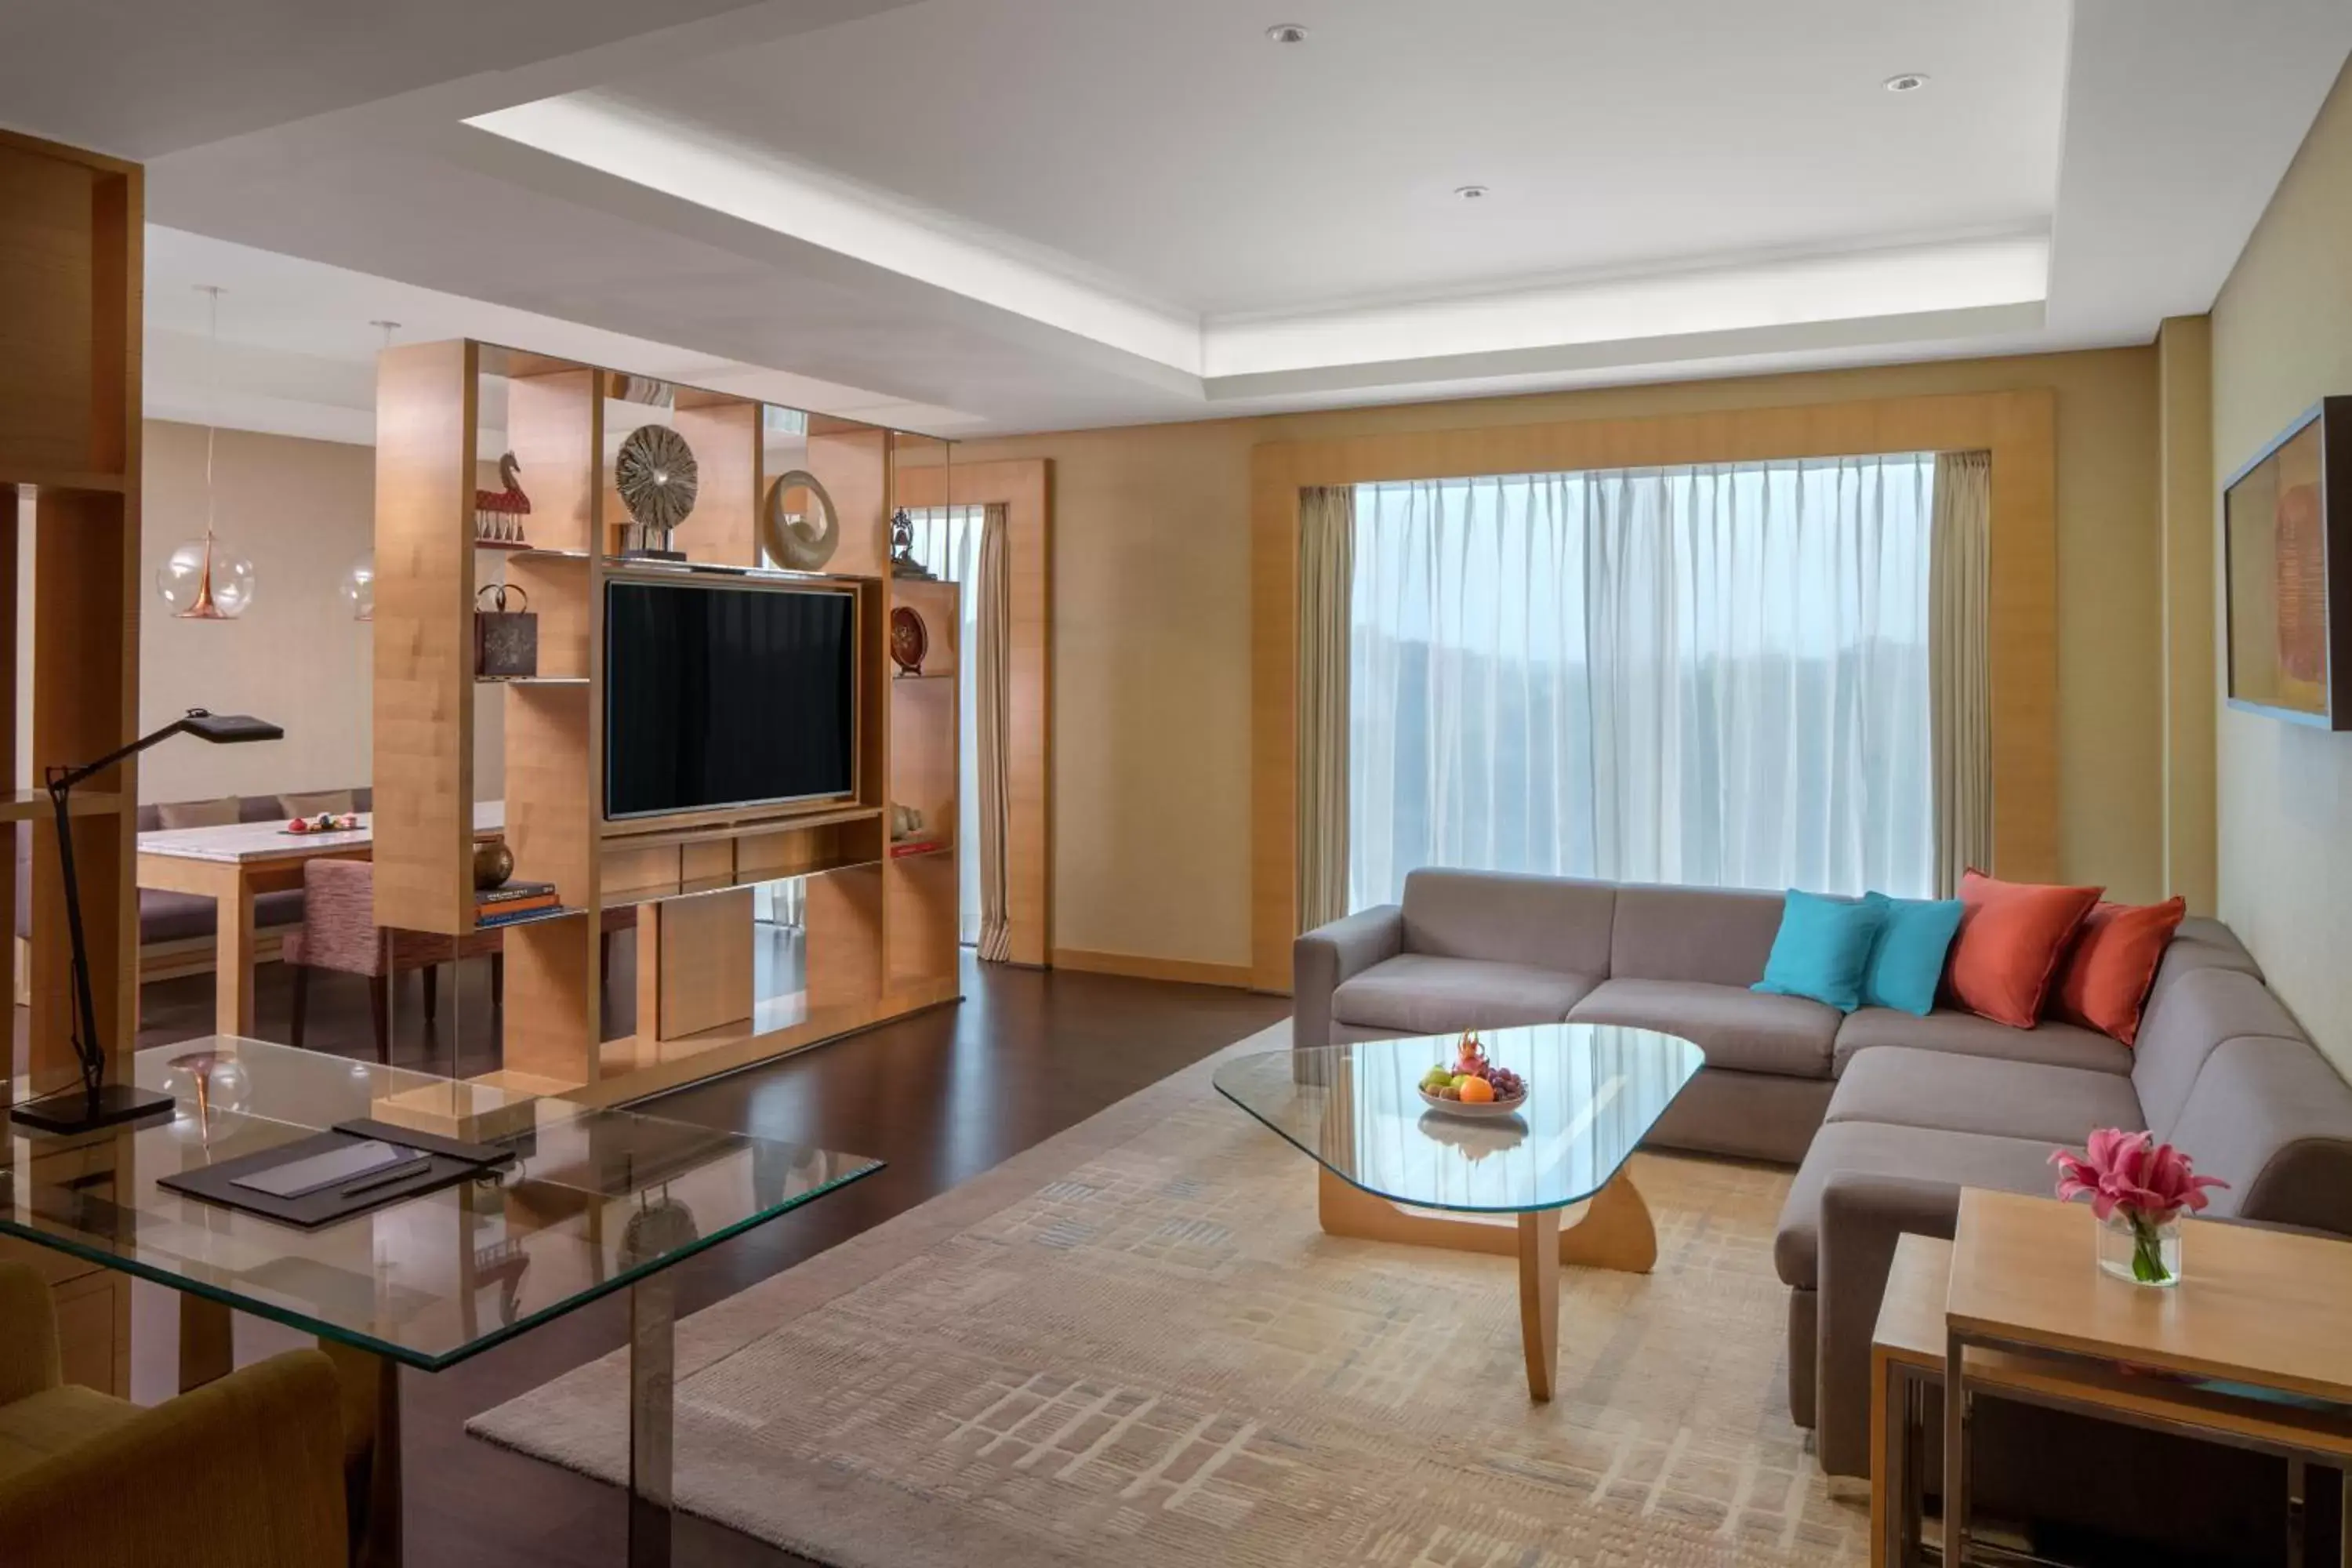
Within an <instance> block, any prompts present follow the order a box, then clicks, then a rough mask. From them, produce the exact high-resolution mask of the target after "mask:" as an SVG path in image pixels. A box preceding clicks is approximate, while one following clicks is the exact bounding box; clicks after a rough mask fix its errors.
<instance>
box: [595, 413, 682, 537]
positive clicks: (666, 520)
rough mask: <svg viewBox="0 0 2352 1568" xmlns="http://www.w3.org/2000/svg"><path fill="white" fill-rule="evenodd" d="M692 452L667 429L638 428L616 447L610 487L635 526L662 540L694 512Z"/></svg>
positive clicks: (663, 427) (658, 427)
mask: <svg viewBox="0 0 2352 1568" xmlns="http://www.w3.org/2000/svg"><path fill="white" fill-rule="evenodd" d="M698 482H699V481H698V476H697V471H696V468H695V462H694V448H693V447H689V446H688V445H687V444H686V437H683V436H681V435H679V434H678V433H677V431H675V430H673V429H671V428H670V427H669V426H667V425H640V426H637V427H636V428H635V430H632V431H630V432H629V438H628V439H627V440H625V441H624V442H622V443H621V455H620V457H619V458H616V459H614V464H613V484H614V488H615V489H618V490H619V491H620V492H621V504H622V505H623V506H625V507H627V508H628V509H629V516H630V518H631V519H632V520H634V521H635V522H636V524H637V526H638V527H640V528H644V529H646V530H648V531H653V532H656V533H659V534H662V535H665V536H667V534H668V532H669V531H670V530H672V529H674V528H676V527H677V525H678V524H679V523H681V522H684V521H686V514H687V513H688V512H690V511H692V510H694V497H695V491H696V489H697V488H698Z"/></svg>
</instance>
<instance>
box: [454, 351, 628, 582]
mask: <svg viewBox="0 0 2352 1568" xmlns="http://www.w3.org/2000/svg"><path fill="white" fill-rule="evenodd" d="M599 379H600V378H599V377H598V375H597V373H596V372H594V371H593V370H589V369H587V368H586V367H584V366H583V367H578V368H573V369H565V370H552V371H547V372H544V373H542V374H537V375H516V376H512V377H510V378H509V380H508V382H507V449H508V450H509V451H510V452H512V453H513V454H514V457H515V463H516V465H517V466H518V467H519V468H520V469H521V475H520V480H519V482H520V484H521V486H522V489H523V493H524V494H525V495H527V496H529V497H530V517H529V518H528V519H527V520H526V521H524V524H523V537H524V538H526V539H528V540H530V542H531V543H532V544H533V545H535V546H537V547H538V548H539V549H541V550H586V549H588V548H589V547H590V545H591V544H592V543H593V542H594V540H595V538H596V501H597V496H598V493H599V491H600V490H601V489H602V488H603V474H604V403H603V400H602V399H600V398H599V397H598V396H597V395H596V389H597V384H598V381H599ZM498 456H499V454H497V453H495V452H482V453H478V454H477V457H478V458H482V459H484V460H488V461H495V459H496V458H497V457H498ZM486 482H491V483H494V482H495V481H486Z"/></svg>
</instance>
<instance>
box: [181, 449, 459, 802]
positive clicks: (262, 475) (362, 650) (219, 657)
mask: <svg viewBox="0 0 2352 1568" xmlns="http://www.w3.org/2000/svg"><path fill="white" fill-rule="evenodd" d="M146 442H147V449H146V474H145V480H144V484H143V486H142V498H143V516H142V519H141V525H140V526H141V533H142V548H141V555H142V560H141V563H140V574H141V576H140V583H141V588H142V595H143V596H142V599H141V601H140V631H139V711H140V717H141V719H142V721H143V722H144V723H145V724H146V726H147V727H148V728H150V729H152V728H154V727H155V726H157V725H160V724H163V723H166V722H168V721H170V720H172V719H173V718H174V717H176V716H177V715H178V714H180V713H181V712H183V711H184V710H187V709H189V708H198V707H201V708H210V709H212V710H214V711H215V712H219V713H236V712H244V713H253V714H256V715H257V716H259V717H261V718H264V719H269V720H273V721H276V722H278V723H279V724H282V725H284V726H285V728H286V739H284V740H283V741H278V742H272V743H268V744H264V745H256V746H207V745H205V744H203V743H201V742H194V741H187V740H177V741H171V742H166V743H164V744H163V745H161V746H158V747H156V748H155V749H154V750H153V751H151V752H148V753H147V754H146V756H145V758H144V759H142V762H141V763H140V771H139V797H140V799H141V800H142V801H159V800H202V799H206V798H209V797H211V796H215V795H276V794H284V793H287V792H289V791H300V790H318V789H340V788H342V787H344V786H346V785H354V786H355V785H359V784H366V783H367V782H368V781H369V777H370V772H371V759H372V757H373V751H372V748H371V746H370V743H369V734H370V729H371V714H372V708H371V703H370V699H369V679H370V668H371V664H372V658H371V656H372V653H373V630H374V629H373V627H372V626H365V625H362V623H360V622H357V621H354V620H353V619H352V615H351V608H350V606H349V605H346V604H345V603H344V602H343V599H342V595H341V588H342V582H343V573H344V572H345V570H346V569H347V568H349V567H350V565H351V564H352V562H353V561H355V560H357V559H358V558H359V557H360V556H362V555H364V554H366V553H367V552H369V551H370V550H371V549H373V546H374V541H375V452H374V449H373V447H353V446H346V445H343V444H341V443H340V442H334V441H304V440H298V439H295V438H293V437H286V436H260V435H255V434H252V433H251V432H247V431H242V430H223V431H222V432H221V433H220V444H219V447H218V450H217V452H216V454H215V461H214V465H213V467H214V474H215V489H216V492H217V496H218V499H217V500H216V502H215V522H214V526H215V528H216V529H217V530H218V531H219V533H220V537H221V538H222V539H223V540H224V541H225V542H227V543H229V544H232V545H234V546H235V547H236V548H237V549H238V550H240V551H243V552H245V553H246V554H247V556H248V557H250V558H251V560H252V562H253V564H254V571H255V574H256V575H257V578H258V579H259V582H260V587H259V590H258V592H257V593H256V594H255V595H254V599H253V607H252V608H251V609H250V610H247V612H246V613H245V615H244V616H242V617H241V618H239V619H237V620H236V621H229V622H221V621H182V620H174V619H173V617H172V616H171V615H170V614H169V613H168V612H167V611H165V609H164V608H163V601H162V600H161V599H159V598H156V597H155V596H154V590H153V583H154V578H155V571H156V569H157V568H158V567H160V566H161V565H163V563H164V561H165V560H167V559H168V558H169V557H170V555H171V553H172V552H173V550H174V549H176V548H178V546H179V545H180V544H181V543H182V542H184V541H185V540H189V539H194V538H195V537H196V536H197V535H199V534H201V533H202V532H203V531H204V526H205V432H204V428H203V426H195V425H175V424H169V423H166V422H163V421H161V420H152V419H151V420H149V421H148V422H147V425H146ZM486 570H492V571H494V570H495V563H490V564H489V565H488V567H486ZM504 696H505V693H503V692H501V691H499V690H497V689H490V688H485V689H480V690H479V691H478V693H477V700H476V724H475V733H476V738H477V739H476V757H475V776H474V786H475V787H474V792H475V794H476V795H478V796H479V797H480V798H482V799H485V800H491V799H496V798H497V796H498V794H499V788H500V782H501V780H502V778H503V776H504V770H503V768H502V766H501V763H502V761H503V757H504V745H503V736H502V725H501V717H500V716H501V709H500V707H499V703H500V700H501V699H502V698H503V697H504Z"/></svg>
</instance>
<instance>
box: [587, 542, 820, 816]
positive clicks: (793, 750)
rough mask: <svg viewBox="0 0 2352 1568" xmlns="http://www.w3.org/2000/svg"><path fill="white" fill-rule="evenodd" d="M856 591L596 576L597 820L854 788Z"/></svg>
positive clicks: (813, 796) (810, 797)
mask: <svg viewBox="0 0 2352 1568" xmlns="http://www.w3.org/2000/svg"><path fill="white" fill-rule="evenodd" d="M856 715H857V596H856V593H855V592H854V591H850V590H845V589H840V588H824V587H814V586H809V585H806V584H771V583H734V582H729V583H714V582H711V581H709V580H708V579H699V580H698V579H694V578H688V577H685V576H680V577H678V578H677V579H675V580H670V581H663V580H658V579H653V578H635V577H615V578H612V579H609V580H608V581H607V582H606V583H605V584H604V816H605V818H606V820H608V821H620V820H624V819H627V818H632V817H646V816H672V815H675V814H677V813H680V812H690V811H716V810H723V809H729V808H733V807H740V806H760V805H785V804H789V803H793V802H801V801H816V800H827V799H835V798H841V797H845V796H849V795H855V794H856V791H857V721H856Z"/></svg>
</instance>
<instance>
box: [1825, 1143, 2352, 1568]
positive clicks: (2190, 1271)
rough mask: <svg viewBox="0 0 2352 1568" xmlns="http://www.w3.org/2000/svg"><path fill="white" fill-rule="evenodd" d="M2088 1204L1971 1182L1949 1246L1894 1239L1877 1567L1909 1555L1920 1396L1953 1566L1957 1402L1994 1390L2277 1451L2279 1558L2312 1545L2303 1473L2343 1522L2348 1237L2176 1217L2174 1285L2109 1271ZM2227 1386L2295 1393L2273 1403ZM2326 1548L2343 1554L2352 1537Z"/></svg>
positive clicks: (1964, 1434) (1958, 1558)
mask: <svg viewBox="0 0 2352 1568" xmlns="http://www.w3.org/2000/svg"><path fill="white" fill-rule="evenodd" d="M2094 1224H2095V1221H2094V1220H2093V1218H2092V1215H2091V1213H2090V1210H2089V1209H2088V1208H2086V1207H2084V1206H2082V1205H2069V1204H2061V1203H2058V1202H2056V1201H2055V1200H2053V1199H2048V1198H2032V1197H2024V1196H2021V1195H2018V1194H2007V1193H1992V1192H1984V1191H1978V1190H1974V1189H1971V1190H1969V1191H1968V1192H1966V1193H1964V1194H1962V1195H1961V1201H1960V1218H1959V1225H1958V1229H1957V1231H1956V1233H1955V1238H1954V1239H1953V1240H1952V1241H1950V1242H1941V1241H1936V1240H1932V1239H1930V1238H1928V1237H1909V1236H1906V1237H1903V1238H1902V1241H1901V1244H1900V1245H1899V1247H1897V1249H1896V1252H1895V1264H1894V1268H1893V1269H1892V1270H1891V1271H1890V1273H1889V1276H1888V1281H1887V1290H1886V1294H1885V1298H1884V1300H1883V1303H1882V1305H1881V1308H1880V1312H1879V1320H1878V1325H1877V1331H1876V1333H1875V1334H1874V1337H1873V1342H1872V1347H1871V1375H1872V1386H1871V1430H1872V1436H1873V1447H1874V1453H1875V1454H1876V1456H1877V1466H1876V1471H1875V1474H1874V1481H1873V1485H1872V1488H1871V1520H1872V1561H1873V1562H1874V1563H1886V1564H1900V1563H1916V1562H1918V1561H1920V1560H1921V1556H1922V1553H1923V1551H1924V1548H1923V1546H1922V1542H1921V1531H1920V1513H1921V1493H1922V1491H1923V1489H1924V1488H1923V1485H1922V1482H1923V1477H1922V1476H1921V1473H1920V1471H1921V1464H1922V1453H1923V1449H1924V1447H1925V1431H1924V1424H1923V1421H1924V1408H1925V1390H1927V1389H1928V1388H1931V1387H1936V1386H1941V1387H1944V1388H1946V1389H1954V1388H1957V1389H1958V1390H1959V1394H1958V1397H1955V1398H1948V1399H1947V1400H1946V1401H1945V1405H1944V1478H1943V1480H1944V1486H1943V1498H1944V1519H1945V1528H1944V1541H1945V1545H1946V1550H1945V1551H1944V1552H1942V1553H1940V1554H1939V1555H1940V1557H1941V1560H1942V1561H1943V1562H1945V1563H1952V1564H1956V1565H1957V1564H1961V1563H1967V1562H1968V1561H1969V1531H1968V1513H1967V1509H1968V1478H1969V1453H1968V1443H1969V1426H1970V1423H1969V1418H1968V1417H1969V1404H1970V1402H1971V1401H1972V1400H1973V1398H1974V1397H1975V1396H1977V1395H1979V1394H1994V1395H1997V1396H1999V1397H2000V1398H2002V1399H2008V1400H2013V1401H2016V1402H2019V1403H2022V1404H2030V1405H2044V1406H2047V1407H2051V1408H2054V1409H2063V1410H2072V1411H2075V1412H2077V1413H2080V1414H2084V1415H2093V1416H2096V1417H2098V1418H2100V1419H2102V1420H2110V1421H2120V1422H2125V1423H2127V1424H2129V1425H2133V1426H2145V1427H2148V1428H2151V1429H2154V1430H2158V1431H2167V1432H2173V1433H2177V1434H2179V1435H2182V1436H2189V1437H2193V1438H2196V1439H2199V1440H2201V1441H2206V1442H2213V1443H2222V1444H2228V1445H2230V1446H2232V1447H2242V1448H2251V1449H2253V1450H2255V1451H2258V1452H2262V1453H2268V1454H2273V1455H2277V1456H2279V1457H2280V1458H2284V1460H2285V1461H2286V1466H2287V1489H2286V1496H2285V1498H2284V1500H2283V1501H2284V1507H2285V1509H2286V1514H2287V1518H2286V1527H2287V1540H2288V1543H2289V1551H2290V1553H2291V1561H2292V1562H2294V1563H2301V1562H2303V1561H2304V1554H2305V1539H2304V1537H2305V1506H2304V1505H2305V1496H2306V1492H2305V1469H2306V1466H2307V1465H2308V1464H2309V1463H2311V1462H2317V1463H2319V1464H2321V1465H2323V1466H2326V1467H2327V1468H2334V1469H2337V1470H2339V1471H2341V1472H2342V1473H2343V1474H2344V1475H2345V1476H2346V1477H2347V1480H2346V1481H2345V1483H2344V1491H2345V1499H2344V1500H2345V1502H2346V1504H2347V1509H2346V1517H2347V1518H2352V1244H2347V1243H2344V1242H2339V1241H2334V1240H2328V1239H2324V1238H2320V1237H2308V1236H2300V1235H2294V1234H2289V1233H2285V1232H2278V1231H2266V1230H2260V1229H2256V1228H2253V1227H2251V1226H2228V1225H2220V1224H2214V1223H2210V1222H2196V1221H2191V1222H2189V1226H2188V1230H2187V1234H2186V1236H2185V1237H2184V1250H2185V1254H2186V1258H2187V1267H2186V1268H2185V1270H2184V1277H2183V1279H2182V1282H2181V1284H2180V1285H2179V1286H2177V1287H2175V1288H2173V1289H2167V1290H2157V1289H2148V1288H2147V1287H2145V1286H2137V1285H2132V1284H2128V1283H2126V1282H2125V1281H2122V1280H2119V1279H2111V1278H2109V1277H2107V1276H2105V1275H2104V1274H2102V1273H2101V1272H2100V1271H2099V1269H2098V1267H2097V1265H2096V1263H2095V1262H2094V1261H2093V1252H2094V1236H2093V1231H2092V1226H2093V1225H2094ZM2212 1382H2226V1383H2232V1384H2242V1385H2245V1386H2248V1387H2253V1388H2261V1389H2266V1390H2271V1391H2275V1392H2280V1393H2284V1394H2294V1395H2299V1396H2302V1398H2303V1399H2305V1400H2306V1401H2312V1402H2320V1403H2321V1404H2324V1405H2326V1406H2330V1407H2315V1405H2314V1404H2303V1403H2294V1404H2287V1403H2273V1402H2271V1401H2268V1400H2263V1399H2255V1398H2249V1397H2246V1396H2244V1395H2242V1394H2232V1393H2229V1392H2225V1391H2222V1390H2220V1389H2217V1388H2214V1387H2212V1386H2210V1383H2212ZM2342 1534H2343V1536H2344V1539H2343V1540H2342V1541H2341V1542H2339V1543H2338V1546H2337V1552H2336V1557H2337V1560H2338V1561H2339V1562H2340V1563H2343V1564H2345V1565H2347V1568H2352V1531H2344V1532H2342Z"/></svg>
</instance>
